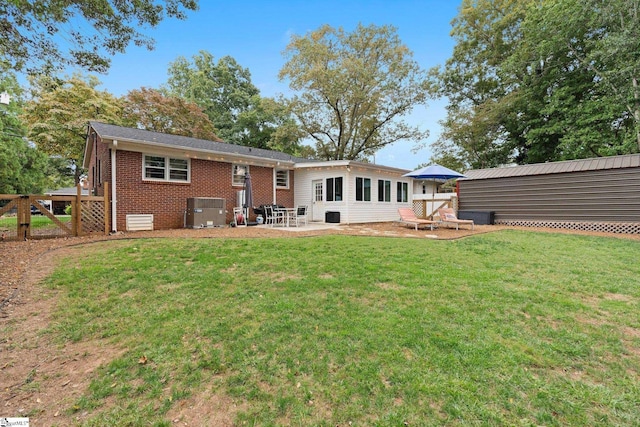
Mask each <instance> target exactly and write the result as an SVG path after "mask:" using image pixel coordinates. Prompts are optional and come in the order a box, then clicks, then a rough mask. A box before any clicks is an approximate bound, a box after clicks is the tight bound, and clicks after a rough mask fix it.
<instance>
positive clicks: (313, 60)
mask: <svg viewBox="0 0 640 427" xmlns="http://www.w3.org/2000/svg"><path fill="white" fill-rule="evenodd" d="M285 55H286V59H287V62H286V63H285V65H284V66H283V67H282V69H281V70H280V74H279V76H280V79H281V80H284V79H288V80H289V86H290V87H291V89H292V90H294V91H296V92H298V94H297V95H295V96H294V97H293V98H292V99H291V100H290V101H289V107H290V108H291V111H292V112H293V114H294V115H295V117H296V119H297V120H298V123H299V125H300V127H301V128H302V130H303V131H304V133H305V134H306V136H307V137H309V138H311V140H312V141H313V142H314V143H315V145H316V152H317V156H318V157H319V158H322V159H327V160H342V159H349V160H356V159H359V160H366V159H367V158H369V157H371V156H372V155H373V154H375V152H376V151H378V150H379V149H381V148H383V147H385V146H387V145H389V144H393V143H394V142H397V141H400V140H414V141H415V140H421V139H424V138H426V137H427V135H428V134H427V132H422V131H420V130H419V129H418V127H413V126H410V125H409V124H408V123H406V122H404V121H402V120H401V119H402V117H403V116H404V115H406V114H408V113H410V112H411V110H412V109H413V107H414V106H416V105H421V104H424V103H425V100H426V95H427V91H426V83H425V77H426V76H425V75H424V73H423V71H422V70H421V69H420V67H419V66H418V64H417V63H416V62H415V61H414V60H413V59H412V53H411V52H410V51H409V49H408V48H407V47H406V46H405V45H403V44H402V43H401V41H400V39H399V37H398V35H397V32H396V29H395V28H394V27H392V26H381V27H377V26H374V25H371V26H367V27H365V26H363V25H358V27H357V28H356V29H355V30H354V31H353V32H352V33H346V32H345V31H344V30H343V29H342V28H338V29H335V28H332V27H331V26H329V25H324V26H322V27H320V28H319V29H318V30H316V31H312V32H310V33H308V34H307V35H305V36H298V35H294V36H292V38H291V42H290V43H289V45H288V46H287V48H286V50H285Z"/></svg>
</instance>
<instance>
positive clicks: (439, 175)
mask: <svg viewBox="0 0 640 427" xmlns="http://www.w3.org/2000/svg"><path fill="white" fill-rule="evenodd" d="M402 176H407V177H410V178H415V179H433V180H436V179H440V180H444V181H447V180H449V179H453V178H465V176H464V175H463V174H461V173H458V172H456V171H454V170H451V169H449V168H445V167H444V166H440V165H438V164H433V165H429V166H425V167H423V168H421V169H417V170H414V171H413V172H409V173H406V174H404V175H402Z"/></svg>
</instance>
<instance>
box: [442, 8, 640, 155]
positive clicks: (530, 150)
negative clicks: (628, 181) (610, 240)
mask: <svg viewBox="0 0 640 427" xmlns="http://www.w3.org/2000/svg"><path fill="white" fill-rule="evenodd" d="M639 11H640V0H630V1H627V0H612V1H609V2H603V1H601V0H586V1H583V0H543V1H531V0H527V1H515V0H464V1H463V4H462V6H461V8H460V12H459V14H458V16H457V17H456V19H455V20H454V22H453V25H454V29H453V33H452V34H453V36H454V38H455V39H456V42H457V43H456V46H455V48H454V54H453V56H452V58H451V59H449V60H448V61H447V64H446V67H444V68H442V69H439V70H435V71H433V74H432V75H434V76H436V78H435V81H436V82H437V83H436V84H435V85H434V87H436V88H437V89H438V91H437V93H438V94H439V95H441V96H447V97H448V98H449V101H450V104H449V106H448V115H447V119H446V120H445V121H444V122H443V127H444V131H443V133H442V136H441V139H440V140H439V141H437V143H436V144H435V145H434V150H435V152H436V156H439V155H445V154H446V155H454V156H458V158H459V159H461V160H463V161H464V162H465V163H467V164H468V165H469V166H471V167H489V166H495V165H498V164H502V163H507V162H517V163H534V162H545V161H556V160H566V159H575V158H585V157H593V156H606V155H614V154H625V153H631V152H636V151H638V150H640V126H639V121H640V88H639V86H638V78H639V77H640V76H639V74H640V57H638V54H637V52H638V40H640V20H639V19H638V17H639V16H638V12H639Z"/></svg>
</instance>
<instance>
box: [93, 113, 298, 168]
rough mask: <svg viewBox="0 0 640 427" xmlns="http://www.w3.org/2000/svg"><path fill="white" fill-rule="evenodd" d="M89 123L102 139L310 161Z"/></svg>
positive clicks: (286, 160) (236, 146) (219, 143)
mask: <svg viewBox="0 0 640 427" xmlns="http://www.w3.org/2000/svg"><path fill="white" fill-rule="evenodd" d="M89 125H90V126H91V127H92V128H93V129H94V130H95V131H96V132H97V133H98V135H99V136H100V138H102V139H114V140H121V141H129V142H139V143H142V144H149V143H152V144H157V145H164V146H169V147H175V148H183V149H190V150H196V151H204V152H210V153H216V154H233V155H238V156H248V157H259V158H264V159H270V160H276V161H283V162H300V161H305V162H308V161H309V160H308V159H302V158H299V157H294V156H292V155H290V154H285V153H281V152H279V151H272V150H264V149H262V148H255V147H246V146H244V145H236V144H228V143H224V142H216V141H209V140H206V139H198V138H191V137H188V136H180V135H170V134H166V133H160V132H151V131H148V130H142V129H135V128H128V127H123V126H116V125H110V124H106V123H100V122H89Z"/></svg>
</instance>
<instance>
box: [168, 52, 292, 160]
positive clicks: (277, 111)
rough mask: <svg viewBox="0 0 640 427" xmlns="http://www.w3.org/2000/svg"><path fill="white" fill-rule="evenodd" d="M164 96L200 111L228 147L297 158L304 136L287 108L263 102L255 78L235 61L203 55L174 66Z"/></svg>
mask: <svg viewBox="0 0 640 427" xmlns="http://www.w3.org/2000/svg"><path fill="white" fill-rule="evenodd" d="M164 91H165V92H166V93H167V94H169V95H171V96H177V97H180V98H183V99H186V100H187V101H189V102H193V103H195V104H197V105H199V106H200V107H201V108H202V109H203V111H204V113H205V114H206V115H207V116H208V117H209V119H210V120H211V122H212V123H213V125H214V126H215V128H216V130H217V135H218V136H219V137H220V138H221V139H222V140H223V141H225V142H229V143H232V144H239V145H245V146H252V147H258V148H266V149H277V150H280V151H283V152H285V153H290V154H298V153H299V152H300V150H301V147H300V146H299V143H298V141H299V136H300V133H299V131H298V130H297V128H296V125H295V122H294V121H293V119H292V118H291V117H290V114H289V112H288V111H287V110H286V108H285V107H284V105H283V104H282V103H281V102H279V101H276V100H273V99H269V98H261V97H260V92H259V90H258V88H257V87H255V86H254V85H253V83H252V82H251V73H250V72H249V70H248V69H247V68H243V67H242V66H241V65H240V64H238V63H237V62H236V60H235V59H233V58H232V57H230V56H225V57H223V58H220V59H219V60H218V62H215V60H214V57H213V55H211V54H210V53H209V52H207V51H201V52H200V53H199V54H198V55H194V56H193V58H192V61H189V60H187V59H186V58H184V57H179V58H177V59H176V60H175V61H174V62H173V63H171V65H170V66H169V79H168V81H167V84H166V85H165V88H164Z"/></svg>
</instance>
